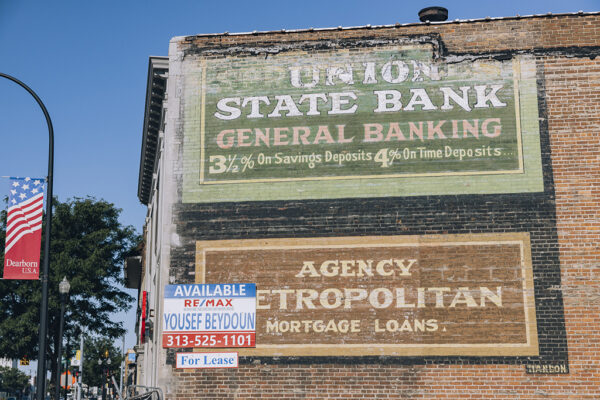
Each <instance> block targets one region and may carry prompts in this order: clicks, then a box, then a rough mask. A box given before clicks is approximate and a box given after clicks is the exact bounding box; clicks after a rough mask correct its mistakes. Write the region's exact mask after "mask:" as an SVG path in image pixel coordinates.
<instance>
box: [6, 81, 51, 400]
mask: <svg viewBox="0 0 600 400" xmlns="http://www.w3.org/2000/svg"><path fill="white" fill-rule="evenodd" d="M0 77H3V78H6V79H9V80H11V81H13V82H14V83H16V84H17V85H19V86H21V87H22V88H23V89H25V90H27V92H28V93H29V94H30V95H32V96H33V98H34V99H35V101H36V102H37V103H38V105H39V106H40V108H41V109H42V112H43V113H44V117H46V124H48V136H49V137H48V188H47V189H46V237H45V240H44V263H43V265H42V271H41V272H42V274H41V280H42V301H41V302H40V330H39V349H38V366H37V385H36V390H35V396H36V399H37V400H43V399H44V396H45V393H46V336H47V331H48V271H49V267H48V266H49V264H50V230H51V226H52V182H53V180H54V177H53V173H54V128H53V127H52V120H51V119H50V114H48V110H46V106H44V103H42V100H41V99H40V98H39V97H38V95H37V94H36V93H35V92H34V91H33V90H31V88H29V86H27V85H26V84H24V83H23V82H21V81H20V80H18V79H17V78H14V77H12V76H10V75H7V74H4V73H2V72H0Z"/></svg>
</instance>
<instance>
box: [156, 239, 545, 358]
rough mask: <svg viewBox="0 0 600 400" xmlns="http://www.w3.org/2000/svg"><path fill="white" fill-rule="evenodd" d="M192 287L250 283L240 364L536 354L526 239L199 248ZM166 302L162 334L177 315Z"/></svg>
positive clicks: (209, 244)
mask: <svg viewBox="0 0 600 400" xmlns="http://www.w3.org/2000/svg"><path fill="white" fill-rule="evenodd" d="M231 265H236V268H231ZM196 278H197V282H198V283H205V284H213V283H216V282H247V281H250V280H253V281H255V282H256V319H254V318H253V317H252V322H251V323H250V320H247V323H246V326H247V327H249V326H253V327H254V326H255V327H256V347H255V348H247V349H240V350H239V354H240V356H243V355H259V356H311V355H312V356H368V355H372V356H378V355H391V356H424V355H440V356H441V355H465V356H487V355H489V356H501V355H504V356H530V355H538V339H537V327H536V312H535V303H534V295H533V277H532V266H531V255H530V239H529V235H528V234H527V233H497V234H465V235H423V236H377V237H375V236H366V237H343V238H304V239H299V238H293V239H248V240H219V241H198V242H197V251H196ZM177 287H184V288H185V287H188V288H191V287H197V286H192V285H187V286H186V285H184V286H177ZM167 292H168V294H169V297H167V296H166V299H165V309H166V311H165V317H164V318H165V323H166V328H165V330H167V331H168V330H174V329H175V328H174V327H175V326H176V325H177V324H182V323H183V322H181V318H182V317H183V314H181V316H176V315H177V313H181V311H180V310H181V306H177V307H173V306H171V305H170V304H171V303H170V302H171V301H174V300H172V299H174V297H173V296H175V294H176V293H175V292H173V289H169V290H168V291H167ZM183 297H185V298H189V297H190V294H189V293H188V294H186V295H185V296H182V298H183ZM200 298H201V297H197V299H200ZM180 301H183V302H185V300H180ZM198 306H199V307H200V308H198V309H197V311H198V312H199V311H200V310H201V309H202V307H204V305H198ZM237 311H238V310H237V309H236V312H237ZM248 315H249V314H248ZM244 318H246V317H244ZM247 318H250V317H249V316H248V317H247ZM196 320H197V321H198V323H197V325H198V326H197V327H193V326H192V325H193V324H194V322H190V324H189V326H190V330H199V331H206V330H207V328H206V326H204V325H203V324H205V322H204V321H211V322H210V324H211V327H214V328H215V329H216V330H224V329H225V327H224V326H221V325H219V326H218V327H217V326H216V325H215V324H219V323H220V322H218V321H220V319H218V318H213V317H210V318H209V317H208V316H201V317H198V318H197V319H196V318H195V317H192V318H191V321H196ZM241 320H242V317H241V316H240V321H241ZM169 327H171V328H169ZM166 335H167V336H166V340H167V341H166V342H165V344H166V345H167V346H169V345H174V346H176V347H182V344H183V343H181V342H180V343H175V342H174V341H175V340H177V339H176V337H182V338H183V337H188V339H185V340H188V341H190V342H192V341H194V340H195V339H194V338H192V337H190V336H185V335H184V336H172V335H171V334H170V333H169V332H166ZM198 337H200V338H202V337H204V336H196V337H195V338H198ZM170 340H173V341H172V342H171V341H170ZM253 344H254V342H253ZM196 347H200V346H196Z"/></svg>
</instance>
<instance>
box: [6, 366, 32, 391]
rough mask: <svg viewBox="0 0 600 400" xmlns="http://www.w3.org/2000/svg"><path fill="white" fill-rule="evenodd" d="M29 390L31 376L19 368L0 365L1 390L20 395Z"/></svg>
mask: <svg viewBox="0 0 600 400" xmlns="http://www.w3.org/2000/svg"><path fill="white" fill-rule="evenodd" d="M28 390H29V376H28V375H27V374H24V373H23V372H21V371H19V370H18V369H17V368H10V367H0V391H1V392H8V393H10V394H12V395H18V396H20V395H21V394H23V393H24V392H27V391H28Z"/></svg>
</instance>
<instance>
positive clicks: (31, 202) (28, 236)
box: [4, 178, 45, 279]
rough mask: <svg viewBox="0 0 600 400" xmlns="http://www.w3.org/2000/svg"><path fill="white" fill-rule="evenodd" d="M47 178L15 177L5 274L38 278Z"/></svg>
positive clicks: (8, 226)
mask: <svg viewBox="0 0 600 400" xmlns="http://www.w3.org/2000/svg"><path fill="white" fill-rule="evenodd" d="M44 187H45V184H44V180H42V179H31V178H11V179H10V193H9V195H8V213H7V216H6V241H5V244H4V252H5V255H4V278H5V279H37V278H38V276H39V259H40V244H41V236H42V235H41V233H42V216H43V205H44Z"/></svg>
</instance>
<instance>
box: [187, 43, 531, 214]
mask: <svg viewBox="0 0 600 400" xmlns="http://www.w3.org/2000/svg"><path fill="white" fill-rule="evenodd" d="M182 73H183V78H184V85H183V100H184V101H183V103H184V113H185V118H184V120H185V122H184V134H185V143H186V146H184V178H183V179H184V183H183V184H184V193H183V201H184V202H213V201H235V200H274V199H293V198H298V199H302V198H340V197H357V196H358V197H381V196H405V195H423V194H456V193H514V192H536V191H542V190H543V184H542V178H541V176H542V175H541V161H540V160H541V158H540V144H539V127H538V107H537V91H536V82H535V62H534V60H533V59H532V58H528V57H526V56H516V57H514V58H512V59H510V60H503V61H499V60H492V59H485V60H476V61H472V60H469V61H463V62H453V63H450V62H441V61H436V60H434V57H433V50H432V46H431V45H430V44H413V45H401V44H387V45H381V46H378V47H355V48H353V49H351V50H348V49H337V50H333V49H332V50H327V51H325V50H322V51H310V52H309V51H288V52H281V53H279V54H273V55H269V56H268V57H266V58H265V57H264V55H263V56H260V57H258V56H251V55H246V56H223V57H206V58H205V57H202V56H201V55H197V56H191V55H188V56H187V57H186V58H185V59H184V61H183V64H182ZM266 83H268V84H266ZM248 184H251V185H248Z"/></svg>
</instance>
